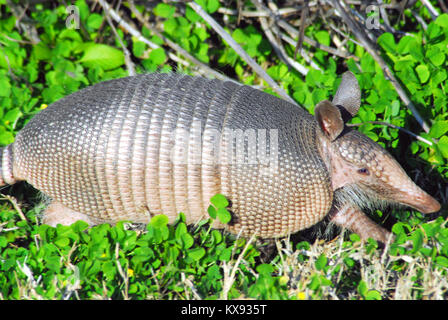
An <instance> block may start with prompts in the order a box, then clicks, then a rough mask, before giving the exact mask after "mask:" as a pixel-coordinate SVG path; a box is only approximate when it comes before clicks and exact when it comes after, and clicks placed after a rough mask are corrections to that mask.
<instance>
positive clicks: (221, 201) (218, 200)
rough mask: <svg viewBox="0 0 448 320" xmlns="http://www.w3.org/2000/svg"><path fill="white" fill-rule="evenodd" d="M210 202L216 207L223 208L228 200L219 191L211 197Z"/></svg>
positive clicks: (227, 203)
mask: <svg viewBox="0 0 448 320" xmlns="http://www.w3.org/2000/svg"><path fill="white" fill-rule="evenodd" d="M210 202H211V203H212V204H213V205H214V206H215V207H217V208H225V207H227V206H228V205H229V201H228V200H227V199H226V197H225V196H224V195H222V194H220V193H217V194H215V195H214V196H213V197H211V198H210Z"/></svg>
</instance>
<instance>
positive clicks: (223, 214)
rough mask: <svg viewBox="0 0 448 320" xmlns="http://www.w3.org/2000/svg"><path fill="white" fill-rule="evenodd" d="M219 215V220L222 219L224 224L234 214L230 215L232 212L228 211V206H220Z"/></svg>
mask: <svg viewBox="0 0 448 320" xmlns="http://www.w3.org/2000/svg"><path fill="white" fill-rule="evenodd" d="M217 215H218V219H219V221H221V222H222V223H224V224H226V223H229V221H230V219H231V218H232V216H231V215H230V212H229V211H227V209H226V208H218V212H217Z"/></svg>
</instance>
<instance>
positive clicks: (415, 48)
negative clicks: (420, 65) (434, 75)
mask: <svg viewBox="0 0 448 320" xmlns="http://www.w3.org/2000/svg"><path fill="white" fill-rule="evenodd" d="M409 53H410V54H411V56H412V57H414V59H416V60H417V61H419V62H423V60H424V58H425V55H424V54H423V47H422V45H421V44H419V43H415V44H413V45H412V46H410V47H409Z"/></svg>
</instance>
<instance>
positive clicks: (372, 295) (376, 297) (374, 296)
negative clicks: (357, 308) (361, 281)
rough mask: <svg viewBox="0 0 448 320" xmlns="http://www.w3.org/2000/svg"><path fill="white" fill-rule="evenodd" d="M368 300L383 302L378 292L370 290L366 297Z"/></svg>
mask: <svg viewBox="0 0 448 320" xmlns="http://www.w3.org/2000/svg"><path fill="white" fill-rule="evenodd" d="M365 299H366V300H381V294H380V293H379V292H378V291H376V290H369V292H367V294H366V295H365Z"/></svg>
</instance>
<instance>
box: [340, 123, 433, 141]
mask: <svg viewBox="0 0 448 320" xmlns="http://www.w3.org/2000/svg"><path fill="white" fill-rule="evenodd" d="M365 123H371V124H379V125H382V126H387V127H390V128H394V129H398V130H401V131H403V132H406V133H407V134H409V135H410V136H412V137H414V138H415V139H417V140H419V141H421V142H424V143H426V144H428V145H430V146H432V145H433V143H432V142H431V141H429V140H427V139H425V138H423V137H420V136H419V135H417V134H415V133H413V132H411V131H409V130H408V129H405V128H402V127H399V126H396V125H394V124H392V123H388V122H383V121H366V122H363V123H350V124H348V126H349V127H359V126H362V125H363V124H365Z"/></svg>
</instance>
